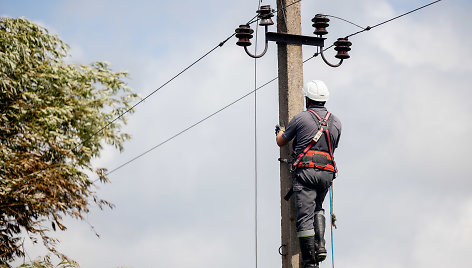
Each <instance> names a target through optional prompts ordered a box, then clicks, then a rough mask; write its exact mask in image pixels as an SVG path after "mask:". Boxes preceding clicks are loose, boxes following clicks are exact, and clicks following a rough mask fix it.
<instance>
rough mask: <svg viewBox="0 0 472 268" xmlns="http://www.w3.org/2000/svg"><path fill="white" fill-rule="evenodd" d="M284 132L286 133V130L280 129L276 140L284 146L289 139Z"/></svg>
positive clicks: (279, 144) (280, 145)
mask: <svg viewBox="0 0 472 268" xmlns="http://www.w3.org/2000/svg"><path fill="white" fill-rule="evenodd" d="M282 133H284V131H283V130H280V131H279V133H278V134H277V137H276V138H275V141H276V142H277V145H278V146H279V147H282V146H284V145H286V144H287V143H288V141H286V140H285V139H284V137H282Z"/></svg>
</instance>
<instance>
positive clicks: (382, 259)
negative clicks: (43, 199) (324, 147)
mask: <svg viewBox="0 0 472 268" xmlns="http://www.w3.org/2000/svg"><path fill="white" fill-rule="evenodd" d="M427 3H429V1H423V0H421V1H407V0H375V1H374V0H358V1H349V0H336V1H313V0H303V1H302V2H301V10H302V34H304V35H312V32H313V28H312V26H311V18H312V17H313V16H314V15H315V14H317V13H323V14H329V15H334V16H338V17H342V18H344V19H348V20H350V21H353V22H355V23H356V24H359V25H362V26H364V27H365V26H369V25H370V26H373V25H375V24H377V23H380V22H382V21H385V20H387V19H390V18H392V17H395V16H396V15H399V14H402V13H404V12H407V11H409V10H412V9H415V8H417V7H419V6H422V5H425V4H427ZM262 4H269V5H271V6H272V7H275V6H276V3H275V1H266V0H263V1H262ZM257 5H258V1H254V0H252V1H249V0H238V1H224V2H222V1H215V0H202V1H189V0H182V1H179V2H178V4H176V2H175V1H143V0H137V1H122V0H114V1H111V0H102V1H91V0H84V1H58V0H55V1H54V0H51V1H33V0H18V1H7V0H0V7H1V8H0V16H2V17H3V16H6V17H21V16H23V17H26V18H28V19H30V20H32V21H34V22H36V23H38V24H40V25H42V26H44V27H46V28H47V29H48V30H50V31H51V32H52V33H55V34H57V35H58V36H59V37H60V38H61V39H62V40H63V41H65V42H66V43H67V44H69V45H70V47H71V50H70V53H71V57H70V58H69V59H68V62H70V63H74V64H89V63H91V62H94V61H107V62H110V63H111V68H112V69H113V70H115V71H123V70H125V71H128V72H129V74H130V79H129V80H128V84H129V85H130V86H131V87H132V88H133V89H134V91H135V92H138V93H139V94H141V96H146V95H148V94H149V93H151V92H152V91H154V90H155V89H157V88H158V87H159V86H160V85H162V84H163V83H165V82H166V81H167V80H168V79H170V78H171V77H173V76H174V75H176V74H177V73H178V72H180V71H181V70H182V69H183V68H185V67H186V66H188V65H189V64H191V63H192V62H193V61H195V60H196V59H198V58H199V57H201V56H202V55H203V54H205V53H206V52H208V51H209V50H210V49H212V48H213V47H215V46H216V45H217V44H218V43H219V42H221V41H223V40H225V39H226V38H227V37H228V36H230V35H231V34H232V33H233V31H234V29H235V28H237V27H238V25H239V24H244V23H246V22H247V21H248V20H249V19H251V18H252V17H253V16H254V15H255V14H256V13H255V11H256V10H257ZM471 10H472V2H470V1H466V0H456V1H451V0H443V1H441V2H439V3H437V4H435V5H433V6H430V7H428V8H425V9H422V10H420V11H418V12H415V13H412V14H410V15H408V16H405V17H402V18H400V19H397V20H395V21H392V22H390V23H387V24H384V25H382V26H379V27H377V28H374V29H372V30H371V31H369V32H365V33H362V34H359V35H356V36H353V37H351V38H350V41H351V42H352V43H353V45H352V51H351V52H350V55H351V58H350V59H348V60H346V61H345V62H344V63H343V64H342V66H341V67H339V68H331V67H329V66H327V65H326V64H324V63H323V61H322V60H321V59H320V58H319V57H316V58H314V59H312V60H310V61H308V62H307V63H305V64H304V70H303V77H304V81H309V80H312V79H320V80H323V81H325V83H326V84H327V85H328V88H329V89H330V92H331V99H330V100H329V102H328V103H327V108H328V109H329V110H330V111H331V112H332V113H334V114H335V115H336V116H338V117H339V118H340V119H341V121H342V123H343V133H342V136H341V141H340V145H339V148H338V149H337V150H336V153H335V157H336V161H337V164H338V168H339V174H338V177H337V178H336V180H335V182H334V203H333V207H334V212H335V214H336V216H337V219H338V221H337V226H338V229H336V230H334V234H333V237H334V259H335V264H336V266H337V267H350V268H361V267H362V268H374V267H375V268H377V267H386V268H402V267H405V268H406V267H416V268H436V267H437V268H439V267H441V268H442V267H457V268H461V267H469V266H470V257H469V256H470V252H472V194H471V193H470V192H471V190H472V180H471V179H470V178H471V176H470V173H471V172H472V165H470V163H469V161H470V160H471V157H470V150H471V149H472V141H471V140H470V138H469V137H470V136H471V135H472V106H471V105H470V103H469V101H470V100H469V99H470V98H471V97H472V93H471V91H470V84H471V83H472V67H471V66H472V65H471V64H469V63H468V60H471V59H472V52H471V51H470V47H472V37H471V36H470V35H469V34H468V33H469V31H470V28H471V26H472V21H471V20H470V15H469V13H470V11H471ZM260 30H262V28H260ZM270 30H271V31H276V26H275V25H274V26H272V27H271V28H270ZM328 31H329V34H328V35H327V41H326V42H327V44H329V43H332V42H333V41H335V40H336V39H337V38H338V37H342V36H345V35H347V34H350V33H353V32H356V31H358V28H356V27H355V26H353V25H351V24H348V23H345V22H343V21H340V20H336V19H332V20H331V23H330V26H329V28H328ZM260 38H262V36H260ZM261 40H263V39H261ZM236 41H237V40H236V39H235V38H232V39H230V40H229V41H228V42H227V43H226V44H225V45H224V46H223V47H221V48H218V49H216V50H215V51H214V52H213V53H211V54H210V55H208V56H207V57H206V58H204V59H203V60H201V61H200V62H199V63H197V64H196V65H195V66H193V67H192V68H191V69H189V70H188V71H187V72H185V73H184V74H182V75H181V76H179V77H178V78H177V79H175V80H174V81H172V82H171V83H169V84H168V85H167V86H165V87H164V88H162V89H160V90H159V91H157V92H156V93H155V94H153V95H152V96H151V97H150V98H148V99H147V100H146V101H145V102H143V103H142V104H140V105H138V106H137V107H136V110H135V113H134V114H132V115H130V116H129V124H128V125H127V126H126V127H125V128H124V130H125V131H126V132H127V133H129V134H131V136H132V140H130V141H128V142H126V143H125V149H124V151H123V152H121V153H120V152H119V151H117V150H114V149H112V148H109V147H107V148H106V149H105V150H104V151H103V153H102V155H101V157H100V158H99V159H96V160H95V162H94V164H95V165H96V166H97V167H106V168H108V169H109V170H112V169H114V168H116V167H118V166H120V165H121V164H123V163H125V162H126V161H128V160H130V159H132V158H133V157H135V156H137V155H139V154H141V153H143V152H145V151H146V150H148V149H150V148H152V147H154V146H156V145H158V144H160V143H161V142H163V141H165V140H166V139H168V138H169V137H171V136H173V135H175V134H177V133H179V132H180V131H182V130H184V129H185V128H187V127H188V126H190V125H192V124H194V123H196V122H198V121H199V120H201V119H202V118H204V117H206V116H208V115H210V114H212V113H213V112H215V111H217V110H218V109H220V108H222V107H224V106H226V105H227V104H229V103H231V102H233V101H234V100H236V99H238V98H239V97H241V96H243V95H245V94H247V93H248V92H250V91H252V90H254V86H255V81H256V84H257V85H258V86H260V85H262V84H264V83H266V82H268V81H270V80H271V79H273V78H274V77H276V76H277V58H276V57H277V47H276V44H273V43H271V44H269V49H268V52H267V54H266V55H265V56H264V57H262V58H261V59H259V60H258V61H257V72H256V73H257V76H256V77H255V76H254V73H255V72H254V60H253V59H252V58H250V57H248V56H247V55H246V54H245V53H244V51H243V49H242V48H241V47H238V46H236V44H235V43H236ZM261 44H262V43H261ZM314 52H315V48H313V47H303V57H304V58H309V57H310V56H312V55H313V54H314ZM327 56H328V58H329V59H331V61H333V62H334V61H335V59H334V57H333V56H334V52H333V51H332V50H330V51H328V52H327ZM277 92H278V91H277V82H273V83H271V84H269V85H268V86H265V87H263V88H261V89H260V90H259V91H257V95H256V96H254V94H251V95H250V96H249V97H247V98H244V99H243V100H241V101H239V102H237V103H236V104H234V105H232V106H231V107H230V108H228V109H225V110H224V111H222V112H220V113H218V114H217V115H215V116H213V117H211V118H210V119H209V120H206V121H204V122H203V123H201V124H199V125H198V126H196V127H194V128H192V129H191V130H189V131H187V132H185V133H183V134H182V135H180V136H178V137H177V138H175V139H173V140H171V141H169V142H167V143H165V144H163V145H162V146H159V147H158V148H156V149H155V150H153V151H151V152H150V153H148V154H146V155H145V156H143V157H141V158H139V159H138V160H136V161H134V162H132V163H130V164H129V165H126V166H124V167H122V168H120V169H118V170H116V171H114V172H113V173H112V174H111V175H110V178H111V180H112V183H111V184H106V185H100V186H99V188H98V190H97V192H98V194H99V195H100V196H101V197H102V198H104V199H107V200H109V201H111V202H113V203H114V204H115V205H116V208H115V209H113V210H104V211H100V210H98V209H97V208H94V209H92V211H91V213H90V214H89V215H88V217H87V218H86V222H79V221H75V220H69V219H68V220H66V224H67V226H68V227H69V228H68V230H67V231H65V232H57V233H56V234H57V236H58V237H60V239H61V241H62V242H61V245H60V249H61V250H62V251H63V252H64V253H66V254H67V255H68V256H69V257H71V258H72V259H74V260H76V261H78V262H79V263H80V264H81V266H82V267H85V268H95V267H97V268H98V267H100V268H107V267H110V268H115V267H135V268H141V267H179V268H185V267H207V268H212V267H228V268H236V267H238V268H239V267H255V266H256V248H255V239H256V232H255V230H256V228H255V222H256V221H255V216H254V215H255V204H256V189H255V185H256V182H255V178H256V175H255V174H256V172H257V212H258V213H257V267H281V257H280V255H279V254H278V248H279V246H280V243H281V242H280V202H281V201H280V186H279V163H278V162H277V158H278V155H279V149H278V147H277V146H276V144H275V137H274V126H275V124H277V123H278V93H277ZM256 152H257V154H256ZM255 160H257V161H255ZM255 163H257V169H256V164H255ZM283 202H285V201H283ZM325 208H326V209H329V201H328V199H327V200H326V202H325ZM91 226H93V230H95V231H96V232H97V233H98V234H99V235H100V237H99V238H98V237H97V236H96V235H95V234H94V231H93V230H92V227H91ZM329 237H330V234H329V231H327V234H326V239H327V240H328V242H329V243H328V247H329V253H328V254H332V252H331V242H330V238H329ZM27 248H28V251H29V258H31V259H34V258H35V257H36V256H38V255H41V254H43V253H44V249H41V248H40V247H32V246H30V245H27ZM330 266H331V255H328V260H327V261H325V262H323V263H322V264H321V267H330Z"/></svg>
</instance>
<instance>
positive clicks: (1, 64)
mask: <svg viewBox="0 0 472 268" xmlns="http://www.w3.org/2000/svg"><path fill="white" fill-rule="evenodd" d="M67 56H68V46H67V45H66V44H65V43H64V42H62V41H61V40H60V39H59V38H58V37H57V36H55V35H52V34H50V33H49V32H48V31H47V30H46V29H45V28H43V27H40V26H38V25H36V24H34V23H32V22H30V21H28V20H27V19H24V18H18V19H10V18H0V76H1V78H0V109H1V115H0V263H4V264H5V263H7V262H10V261H12V260H14V259H15V258H17V257H22V256H24V255H25V252H24V249H23V248H22V247H21V245H22V243H23V238H22V237H23V235H24V234H26V235H27V236H28V237H29V238H30V239H31V240H32V241H33V242H35V243H36V242H38V241H39V242H43V244H44V245H45V246H46V247H47V249H48V250H49V251H50V252H52V253H54V254H55V255H57V256H59V257H61V258H67V257H66V256H64V255H63V254H62V253H60V252H59V251H58V250H57V249H56V245H57V242H58V241H57V239H55V238H54V237H51V236H50V234H51V233H52V231H53V230H54V231H55V230H56V228H57V229H61V230H65V229H66V226H64V225H63V222H62V219H63V217H64V216H70V217H73V218H77V219H83V217H84V215H85V214H86V213H87V212H88V211H89V208H90V206H91V205H93V204H97V205H98V206H99V207H100V208H103V207H104V206H105V207H106V206H108V207H112V204H111V203H109V202H108V201H105V200H102V199H100V198H99V197H98V196H97V193H96V191H95V184H94V177H95V176H92V175H93V171H94V170H93V167H92V165H91V160H92V159H93V158H95V157H98V156H99V155H100V151H101V149H102V145H103V144H105V143H107V144H111V145H114V146H115V147H116V148H118V149H120V150H122V149H123V147H122V144H123V142H124V141H125V140H127V139H129V136H128V135H127V134H125V133H122V131H121V127H122V125H123V124H125V123H126V121H125V118H124V117H121V118H120V119H119V120H116V121H112V120H113V119H114V118H116V117H117V116H118V115H120V114H122V113H123V112H125V111H126V110H127V109H129V108H130V107H131V106H130V102H132V101H133V100H134V99H135V98H136V95H135V94H133V93H132V92H131V90H130V89H129V88H128V87H127V85H126V83H125V82H124V81H123V80H124V78H125V77H126V75H127V74H126V73H125V72H112V71H111V69H110V68H109V67H108V64H106V63H103V62H96V63H93V64H91V65H90V66H86V65H73V64H68V63H66V62H65V60H66V58H67ZM109 122H112V123H109ZM107 125H108V126H107ZM105 126H107V127H106V128H104V129H103V130H102V131H100V130H101V129H102V128H103V127H105ZM98 173H99V178H100V181H102V182H105V181H108V179H107V177H106V174H105V172H104V170H103V169H100V170H99V171H98Z"/></svg>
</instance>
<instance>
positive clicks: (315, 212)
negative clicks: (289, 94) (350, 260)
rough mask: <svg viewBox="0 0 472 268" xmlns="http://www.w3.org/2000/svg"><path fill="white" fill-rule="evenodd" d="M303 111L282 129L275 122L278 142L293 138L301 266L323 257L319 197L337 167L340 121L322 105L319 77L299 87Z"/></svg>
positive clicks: (326, 96)
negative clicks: (336, 157) (303, 99)
mask: <svg viewBox="0 0 472 268" xmlns="http://www.w3.org/2000/svg"><path fill="white" fill-rule="evenodd" d="M302 93H303V95H304V96H305V101H306V108H307V110H306V111H303V112H301V113H299V114H297V115H295V116H294V117H293V119H292V120H291V121H290V122H289V124H288V126H287V129H286V130H285V131H284V130H283V128H281V127H280V126H278V125H277V126H276V135H277V137H276V141H277V145H278V146H280V147H281V146H284V145H286V144H288V142H289V141H291V140H292V139H294V138H295V140H294V142H293V148H294V152H295V155H296V157H295V159H294V161H293V163H292V169H294V172H293V175H294V180H293V192H294V193H295V202H296V207H297V223H296V225H297V236H298V237H299V242H300V249H301V254H302V260H303V264H304V266H303V267H304V268H308V267H318V263H319V262H321V261H323V260H324V259H325V258H326V254H327V252H326V248H325V239H324V232H325V216H324V210H323V206H322V205H323V201H324V199H325V196H326V193H327V192H328V189H329V187H330V186H331V183H332V181H333V179H334V178H335V175H336V172H337V169H336V164H335V162H334V158H333V152H334V150H335V149H336V148H337V147H338V142H339V137H340V135H341V121H339V119H338V118H337V117H336V116H334V115H333V114H331V113H329V112H328V110H327V109H326V108H325V107H324V105H325V103H326V101H327V100H328V99H329V91H328V88H327V87H326V85H325V83H324V82H323V81H320V80H313V81H310V82H307V83H306V84H305V86H304V87H303V89H302Z"/></svg>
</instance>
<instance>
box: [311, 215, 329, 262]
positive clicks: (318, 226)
mask: <svg viewBox="0 0 472 268" xmlns="http://www.w3.org/2000/svg"><path fill="white" fill-rule="evenodd" d="M314 227H315V236H314V238H315V252H316V261H318V262H322V261H324V260H325V259H326V255H327V251H326V248H325V239H324V233H325V227H326V225H325V216H324V215H323V214H321V213H317V214H315V218H314Z"/></svg>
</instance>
